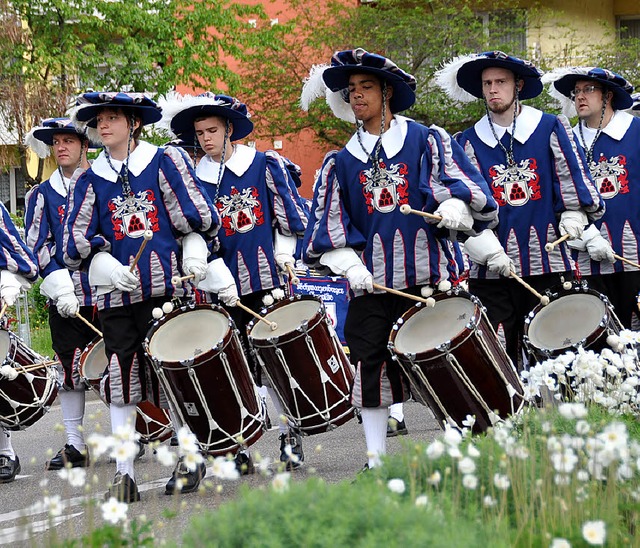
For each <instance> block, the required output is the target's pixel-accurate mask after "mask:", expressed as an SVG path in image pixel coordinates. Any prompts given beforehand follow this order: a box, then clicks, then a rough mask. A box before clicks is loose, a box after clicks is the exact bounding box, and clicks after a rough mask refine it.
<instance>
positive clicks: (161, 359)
mask: <svg viewBox="0 0 640 548" xmlns="http://www.w3.org/2000/svg"><path fill="white" fill-rule="evenodd" d="M143 346H144V349H145V353H146V354H147V357H148V358H149V360H150V361H151V363H152V364H153V367H154V369H155V371H156V373H157V375H158V378H159V379H160V383H161V384H162V387H163V389H164V390H165V393H166V396H167V398H168V399H169V402H170V405H171V406H172V408H173V409H174V410H175V412H176V415H177V416H178V419H179V420H180V421H181V422H182V424H186V425H187V426H188V427H189V428H190V429H191V431H192V432H193V434H194V435H195V436H196V438H197V440H198V442H199V443H200V446H201V448H202V450H203V451H206V452H207V453H209V454H210V455H213V456H224V455H227V454H228V453H235V452H236V451H238V450H239V449H241V448H244V447H248V446H250V445H252V444H253V443H255V442H256V441H257V440H258V439H259V438H260V436H262V433H263V432H264V428H265V426H264V420H265V409H264V404H263V402H262V399H261V398H260V395H259V394H258V387H257V386H256V385H255V382H254V380H253V377H252V375H251V371H250V369H249V364H248V363H247V359H246V357H245V355H244V352H243V349H242V343H241V341H240V337H239V334H238V331H237V329H236V328H235V324H234V323H233V320H232V319H231V317H230V316H229V314H228V313H227V312H226V311H225V310H224V309H223V308H222V307H220V306H217V305H208V304H200V305H195V304H190V305H187V306H183V307H180V308H177V309H175V310H173V312H171V313H169V314H167V315H166V316H164V317H162V318H160V319H159V320H156V321H155V322H154V323H153V324H152V326H151V328H150V329H149V332H148V334H147V337H146V339H145V340H144V343H143Z"/></svg>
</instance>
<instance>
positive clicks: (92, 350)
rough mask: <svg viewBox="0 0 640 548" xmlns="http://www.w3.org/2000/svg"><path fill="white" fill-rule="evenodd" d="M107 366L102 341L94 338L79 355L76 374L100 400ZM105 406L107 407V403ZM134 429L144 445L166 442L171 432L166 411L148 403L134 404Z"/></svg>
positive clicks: (169, 419)
mask: <svg viewBox="0 0 640 548" xmlns="http://www.w3.org/2000/svg"><path fill="white" fill-rule="evenodd" d="M108 365H109V363H108V361H107V354H106V352H105V346H104V340H103V339H102V337H96V338H95V339H93V340H92V341H91V342H90V343H89V344H88V345H87V346H86V348H85V349H84V350H83V351H82V354H80V358H79V363H78V374H79V375H80V378H81V379H82V380H83V381H84V382H85V384H87V386H88V387H89V388H91V389H92V390H93V391H94V392H95V393H96V394H97V395H98V396H99V397H100V399H102V396H101V394H100V382H101V381H102V377H103V375H104V373H105V370H106V369H107V366H108ZM105 404H106V405H107V406H108V405H109V404H108V403H107V402H105ZM135 427H136V432H138V434H140V441H142V442H144V443H150V442H154V441H160V442H161V441H165V440H168V439H169V438H170V437H171V434H172V432H173V427H172V424H171V418H170V417H169V412H168V410H165V409H161V408H160V407H158V406H156V405H154V404H153V403H151V402H150V401H142V402H140V403H138V404H136V424H135Z"/></svg>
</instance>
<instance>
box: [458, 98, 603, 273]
mask: <svg viewBox="0 0 640 548" xmlns="http://www.w3.org/2000/svg"><path fill="white" fill-rule="evenodd" d="M494 127H495V128H496V129H500V130H502V131H504V128H499V126H494ZM508 129H509V131H504V133H503V135H502V136H500V135H498V137H499V138H500V142H501V143H502V145H503V146H504V147H505V148H506V149H507V150H508V149H509V146H510V140H511V139H510V129H511V128H508ZM456 139H457V141H458V142H459V143H460V144H461V145H462V147H463V148H464V150H465V152H466V153H467V155H468V156H469V158H470V159H471V162H472V163H474V164H475V165H476V166H477V167H478V169H480V170H481V171H482V174H483V175H484V177H485V179H486V180H487V181H488V182H489V187H490V188H491V191H492V193H493V196H494V198H495V199H496V201H497V202H498V204H499V205H500V214H499V223H498V226H497V228H496V234H497V236H498V239H499V240H500V243H501V244H502V246H503V248H504V249H505V251H506V252H507V255H509V257H510V258H511V260H512V261H513V263H514V265H515V269H516V273H517V274H519V275H521V276H535V275H540V274H547V273H552V272H565V271H568V270H572V265H571V261H570V259H569V255H568V252H567V250H566V246H564V245H562V246H558V247H556V248H555V250H554V251H552V252H550V253H547V252H546V251H545V249H544V247H545V245H546V244H547V243H548V242H553V241H555V240H557V239H558V238H559V236H560V233H559V230H558V221H559V218H560V214H561V213H562V212H563V211H565V210H579V209H582V210H584V211H585V212H586V213H587V214H588V215H589V216H590V217H591V219H596V218H598V217H599V216H600V215H602V212H603V205H602V200H601V198H600V196H599V194H598V192H597V191H596V189H595V187H594V185H593V181H592V180H591V178H590V176H589V174H588V173H587V171H586V169H585V165H584V164H585V162H584V156H583V155H582V154H581V153H580V152H579V151H578V149H577V145H576V143H575V141H574V139H573V134H572V133H571V128H570V126H569V125H568V122H567V120H566V118H564V117H562V116H552V115H550V114H544V113H542V112H540V111H539V110H536V109H534V108H531V107H528V106H522V110H521V112H520V114H519V116H518V118H517V121H516V132H515V138H514V139H513V155H514V159H515V163H516V166H515V168H512V169H509V168H508V167H507V165H506V164H507V162H506V155H505V152H504V150H502V148H501V147H500V146H499V145H498V143H497V141H496V140H495V138H494V136H493V135H492V133H491V131H490V128H489V124H488V121H487V117H486V116H484V117H483V118H482V119H481V120H480V121H479V122H478V123H476V124H475V125H474V126H473V127H471V128H469V129H467V130H465V131H464V132H462V133H461V134H458V135H457V136H456ZM470 275H471V277H472V278H496V277H497V274H493V273H490V272H488V271H487V269H486V267H484V266H481V265H475V264H472V266H471V272H470Z"/></svg>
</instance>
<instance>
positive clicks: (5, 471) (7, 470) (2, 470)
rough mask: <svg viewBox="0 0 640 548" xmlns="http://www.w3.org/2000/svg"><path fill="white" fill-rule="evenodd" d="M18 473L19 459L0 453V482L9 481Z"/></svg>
mask: <svg viewBox="0 0 640 548" xmlns="http://www.w3.org/2000/svg"><path fill="white" fill-rule="evenodd" d="M19 473H20V459H19V458H18V455H16V458H15V459H10V458H9V457H7V456H6V455H0V483H11V482H12V481H13V480H14V479H16V476H17V475H18V474H19Z"/></svg>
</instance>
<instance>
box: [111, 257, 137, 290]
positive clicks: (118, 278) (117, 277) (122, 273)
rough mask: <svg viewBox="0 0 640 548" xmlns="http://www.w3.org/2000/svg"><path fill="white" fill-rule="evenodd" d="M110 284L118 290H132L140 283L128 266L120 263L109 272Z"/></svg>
mask: <svg viewBox="0 0 640 548" xmlns="http://www.w3.org/2000/svg"><path fill="white" fill-rule="evenodd" d="M111 284H112V285H113V286H115V288H116V289H119V290H120V291H133V290H135V289H136V288H137V287H138V286H139V285H140V280H139V279H138V276H136V274H135V273H133V272H130V271H129V267H128V266H125V265H123V264H121V265H120V266H116V267H115V268H114V269H113V271H112V272H111Z"/></svg>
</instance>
